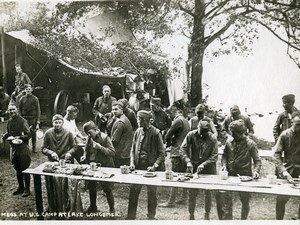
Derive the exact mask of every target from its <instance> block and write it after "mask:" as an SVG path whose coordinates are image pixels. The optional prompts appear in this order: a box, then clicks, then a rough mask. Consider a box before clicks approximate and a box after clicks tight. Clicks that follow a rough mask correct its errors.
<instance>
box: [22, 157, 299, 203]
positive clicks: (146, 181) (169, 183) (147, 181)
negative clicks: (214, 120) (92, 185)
mask: <svg viewBox="0 0 300 225" xmlns="http://www.w3.org/2000/svg"><path fill="white" fill-rule="evenodd" d="M47 164H53V163H51V162H45V163H43V164H41V165H39V166H38V167H36V168H33V169H31V168H30V169H26V170H25V171H23V172H24V173H28V174H33V175H41V176H56V177H67V178H73V179H81V180H95V181H107V182H114V183H124V184H142V185H154V186H161V187H181V188H198V189H205V190H220V191H242V192H253V193H265V194H276V195H289V196H299V197H300V189H296V188H293V187H292V184H289V183H288V182H287V181H286V180H282V179H277V181H278V182H277V183H276V184H268V180H267V178H260V179H253V180H252V181H248V182H241V183H239V184H236V183H231V182H229V181H230V180H232V179H228V180H220V178H219V176H218V175H204V174H200V176H199V178H196V179H194V178H191V179H190V180H186V181H184V182H180V181H178V180H177V177H176V173H175V177H174V178H173V179H172V180H167V179H166V178H165V172H156V173H157V175H156V176H155V177H144V176H143V174H144V173H145V172H146V171H143V170H136V171H135V172H134V173H129V174H122V173H121V169H120V168H111V167H101V168H99V169H98V170H97V171H95V172H94V174H95V176H97V175H98V177H91V176H83V175H67V174H60V173H46V172H43V168H44V167H45V165H47ZM74 166H79V165H78V164H76V165H75V164H67V167H70V168H71V167H74ZM82 166H86V167H89V165H82ZM101 174H113V176H112V177H110V178H103V177H101V176H100V177H99V175H101ZM229 178H231V177H229Z"/></svg>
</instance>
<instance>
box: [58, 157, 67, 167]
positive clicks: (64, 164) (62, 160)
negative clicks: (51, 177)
mask: <svg viewBox="0 0 300 225" xmlns="http://www.w3.org/2000/svg"><path fill="white" fill-rule="evenodd" d="M59 166H60V167H61V168H65V167H66V160H65V159H60V160H59Z"/></svg>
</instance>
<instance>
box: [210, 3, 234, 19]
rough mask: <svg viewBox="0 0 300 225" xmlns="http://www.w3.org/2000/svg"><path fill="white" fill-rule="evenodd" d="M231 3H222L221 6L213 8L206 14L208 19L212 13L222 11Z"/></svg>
mask: <svg viewBox="0 0 300 225" xmlns="http://www.w3.org/2000/svg"><path fill="white" fill-rule="evenodd" d="M228 2H229V0H226V1H223V2H221V4H220V5H217V6H216V7H214V8H212V9H211V10H210V11H208V12H207V13H206V15H205V16H206V17H208V16H209V15H210V14H211V13H213V12H214V11H215V10H217V11H219V10H220V9H222V8H223V7H224V6H225V5H226V4H227V3H228Z"/></svg>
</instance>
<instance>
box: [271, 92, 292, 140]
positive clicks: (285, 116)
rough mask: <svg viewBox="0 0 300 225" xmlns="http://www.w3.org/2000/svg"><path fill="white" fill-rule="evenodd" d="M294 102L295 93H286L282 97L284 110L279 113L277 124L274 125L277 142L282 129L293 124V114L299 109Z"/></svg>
mask: <svg viewBox="0 0 300 225" xmlns="http://www.w3.org/2000/svg"><path fill="white" fill-rule="evenodd" d="M294 103H295V95H293V94H289V95H284V96H283V97H282V104H283V108H284V112H282V113H280V114H279V115H278V117H277V120H276V122H275V125H274V127H273V136H274V139H275V142H277V139H278V137H279V135H280V134H281V133H282V131H284V130H286V129H288V128H290V127H291V126H292V114H293V112H295V111H297V108H295V107H294Z"/></svg>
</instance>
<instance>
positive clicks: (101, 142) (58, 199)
mask: <svg viewBox="0 0 300 225" xmlns="http://www.w3.org/2000/svg"><path fill="white" fill-rule="evenodd" d="M16 69H17V72H18V74H19V75H20V74H21V75H22V70H21V71H20V68H19V66H18V67H16ZM23 76H24V75H23ZM24 77H26V76H24ZM17 81H18V82H21V81H22V82H27V81H28V80H27V79H25V78H18V79H17V78H16V82H17ZM29 81H30V80H29ZM29 81H28V82H27V83H25V84H24V85H21V84H19V85H18V86H17V87H18V88H16V90H17V92H20V91H21V92H22V87H24V89H23V90H25V91H26V94H24V95H22V94H17V93H15V100H14V102H15V104H10V105H9V106H8V112H9V115H10V117H11V118H10V119H9V121H8V126H7V134H6V135H5V136H4V137H5V138H8V137H10V136H13V137H18V138H19V139H21V140H22V141H23V142H22V143H21V144H19V145H16V144H13V143H11V146H12V149H13V158H12V162H13V164H14V167H15V169H16V171H17V179H18V182H19V187H18V189H17V190H16V191H15V192H14V193H13V194H15V195H16V194H22V196H24V197H26V196H28V195H29V194H30V191H29V183H30V177H29V175H24V174H22V171H23V170H25V169H26V168H28V167H29V165H30V154H29V149H28V145H27V143H28V140H29V139H30V138H32V149H33V152H35V151H36V147H35V146H36V145H35V142H36V140H35V136H36V134H35V130H36V129H38V128H39V121H40V107H39V103H38V99H37V98H36V97H35V96H34V95H32V86H31V82H29ZM22 82H21V83H22ZM1 90H2V89H1V88H0V95H1V96H2V97H3V94H1V93H2V92H1ZM102 92H103V96H101V97H99V98H97V99H96V101H95V103H94V107H93V113H94V115H95V119H94V121H89V122H87V123H85V124H84V125H83V130H84V132H85V133H86V134H87V138H85V137H84V136H83V135H82V134H81V133H80V131H79V130H78V128H77V126H76V124H75V119H76V116H77V113H78V109H77V108H76V107H74V106H69V107H68V108H67V110H66V111H67V113H66V115H65V117H63V116H62V115H58V114H57V115H54V116H53V118H52V124H53V127H52V128H50V129H49V130H47V131H46V132H45V135H44V140H43V143H42V147H41V151H42V153H43V154H45V155H47V156H48V159H49V161H58V160H59V159H66V160H70V161H71V162H74V159H76V161H77V162H78V163H90V162H95V163H101V165H102V166H103V167H117V168H119V167H120V166H122V165H128V166H129V167H130V168H131V169H141V170H148V171H156V170H163V169H164V161H165V157H166V155H167V158H168V157H170V159H171V163H172V170H173V171H174V172H183V173H185V172H189V173H196V174H200V173H202V174H216V173H217V171H216V162H217V160H218V148H219V147H220V146H221V145H223V146H224V152H223V155H222V159H221V167H222V169H223V170H226V171H228V172H229V176H239V175H242V176H243V175H244V176H251V177H253V178H254V179H256V178H258V177H259V176H260V169H261V165H262V162H261V158H260V156H259V154H258V149H257V145H256V143H255V142H254V141H253V140H252V139H251V137H252V135H253V134H254V129H253V124H252V122H251V121H250V118H249V117H248V116H246V115H242V114H241V112H240V109H239V107H238V106H233V107H232V108H231V109H230V115H228V116H227V117H226V118H225V116H224V114H223V113H222V111H219V112H217V113H216V114H215V117H214V118H210V117H208V116H206V111H205V110H206V106H205V105H204V104H199V105H197V106H196V108H195V114H196V116H195V117H192V118H191V119H190V120H188V118H187V117H186V115H185V114H184V111H185V109H184V106H183V105H182V104H180V103H179V102H175V103H174V104H172V105H171V106H170V107H168V108H167V109H163V106H162V104H161V100H160V98H154V97H153V98H151V102H150V108H151V111H146V110H140V111H138V112H137V114H135V112H134V111H133V110H132V109H130V108H129V107H128V106H129V104H128V101H127V99H119V100H117V99H116V98H114V97H112V96H111V89H110V87H109V86H107V85H104V86H103V88H102ZM21 95H22V96H21ZM1 96H0V98H1ZM4 96H5V95H4ZM282 100H283V107H284V109H285V111H284V112H283V113H281V114H279V116H278V119H277V121H276V124H275V126H274V138H275V140H276V146H275V148H274V149H275V150H274V159H275V165H276V168H277V175H278V176H279V177H281V178H286V179H287V180H288V181H289V182H291V183H292V182H294V180H293V178H298V176H299V175H300V113H299V111H298V110H297V109H296V108H295V107H294V106H293V105H294V102H295V96H294V95H286V96H284V97H283V99H282ZM18 111H19V112H20V114H21V116H20V115H19V114H18ZM224 134H225V138H224ZM78 138H79V139H81V140H83V141H85V143H86V144H85V147H84V149H82V148H81V147H79V146H78V145H77V143H78V140H77V139H78ZM283 152H284V159H283V158H282V153H283ZM252 162H253V165H252ZM23 180H24V181H25V185H24V181H23ZM46 185H47V193H48V199H49V209H51V210H66V209H67V208H68V209H70V206H68V204H69V203H68V202H67V201H68V198H65V197H66V196H67V195H68V193H67V192H65V191H66V188H67V186H68V184H67V181H63V182H62V181H60V182H58V181H57V180H55V179H54V178H52V177H47V178H46ZM101 186H102V189H103V191H104V192H105V194H106V198H107V202H108V205H109V209H110V212H111V213H115V202H114V196H113V184H111V183H108V182H101ZM141 188H142V185H140V184H132V185H131V186H130V191H129V203H128V214H127V219H135V218H136V213H137V205H138V198H139V194H140V191H141ZM88 189H89V196H90V206H89V207H88V209H87V212H96V211H97V210H98V209H97V204H96V199H97V182H96V181H89V182H88ZM147 191H148V192H147V193H148V214H147V216H148V219H155V215H156V208H157V206H159V207H175V206H176V203H177V204H182V203H185V202H186V201H187V196H188V202H189V203H188V211H189V214H190V219H195V215H194V213H195V206H196V197H197V194H198V192H199V191H198V190H197V189H189V190H188V193H187V190H186V189H183V190H182V193H180V192H179V190H178V189H177V188H171V192H170V196H169V199H168V200H167V201H166V202H164V203H161V204H158V200H157V195H156V192H157V187H156V186H147ZM179 193H180V194H179ZM179 195H181V196H179ZM250 195H251V194H250V193H249V192H247V193H245V192H240V193H239V196H240V200H241V202H242V209H241V219H247V217H248V214H249V210H250V204H249V203H250ZM63 196H65V197H63ZM211 196H212V193H211V191H209V190H205V191H204V197H205V216H204V218H205V219H209V217H210V211H211V201H212V197H211ZM176 197H180V198H179V199H177V201H176ZM62 199H64V200H66V202H64V200H63V201H62ZM287 201H288V197H287V196H278V198H277V203H276V219H283V216H284V211H285V203H286V202H287ZM216 203H217V212H218V216H219V219H232V218H233V215H232V211H233V210H232V207H233V203H232V193H231V192H224V191H219V192H217V193H216ZM71 208H72V206H71ZM73 208H74V207H73ZM75 208H76V207H75Z"/></svg>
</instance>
